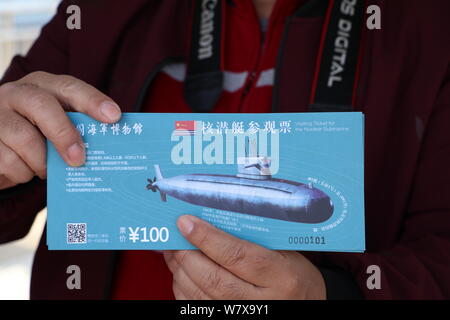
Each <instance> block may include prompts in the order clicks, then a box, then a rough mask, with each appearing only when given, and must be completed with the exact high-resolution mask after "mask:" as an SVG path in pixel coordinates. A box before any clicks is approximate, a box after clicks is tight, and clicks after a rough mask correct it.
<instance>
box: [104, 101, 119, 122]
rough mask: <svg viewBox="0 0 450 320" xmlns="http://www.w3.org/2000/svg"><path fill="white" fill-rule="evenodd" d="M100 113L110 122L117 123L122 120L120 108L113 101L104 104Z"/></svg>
mask: <svg viewBox="0 0 450 320" xmlns="http://www.w3.org/2000/svg"><path fill="white" fill-rule="evenodd" d="M100 112H101V113H102V114H103V115H104V116H105V117H106V118H108V119H109V120H110V121H117V120H119V118H120V113H121V112H120V108H119V106H118V105H117V104H115V103H114V102H112V101H105V102H102V104H101V105H100Z"/></svg>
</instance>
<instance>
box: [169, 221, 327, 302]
mask: <svg viewBox="0 0 450 320" xmlns="http://www.w3.org/2000/svg"><path fill="white" fill-rule="evenodd" d="M177 224H178V228H179V229H180V231H181V233H182V234H183V235H184V236H185V237H186V239H187V240H188V241H189V242H191V243H192V244H193V245H194V246H195V247H197V248H198V249H200V250H180V251H164V258H165V260H166V263H167V266H168V267H169V269H170V271H171V272H172V274H173V292H174V295H175V298H176V299H189V300H191V299H193V300H197V299H219V300H224V299H233V300H234V299H237V300H241V299H251V300H253V299H257V300H260V299H264V300H266V299H267V300H273V299H325V297H326V289H325V283H324V280H323V277H322V275H321V273H320V271H319V270H318V269H317V268H316V267H315V266H314V265H313V264H312V263H311V262H309V260H308V259H306V258H305V257H304V256H303V255H301V254H300V253H297V252H295V251H273V250H268V249H266V248H263V247H261V246H258V245H256V244H253V243H251V242H248V241H243V240H240V239H238V238H236V237H233V236H232V235H230V234H228V233H225V232H223V231H221V230H219V229H217V228H215V227H214V226H212V225H210V224H209V223H207V222H205V221H203V220H201V219H199V218H196V217H194V216H187V215H185V216H182V217H180V218H179V219H178V222H177Z"/></svg>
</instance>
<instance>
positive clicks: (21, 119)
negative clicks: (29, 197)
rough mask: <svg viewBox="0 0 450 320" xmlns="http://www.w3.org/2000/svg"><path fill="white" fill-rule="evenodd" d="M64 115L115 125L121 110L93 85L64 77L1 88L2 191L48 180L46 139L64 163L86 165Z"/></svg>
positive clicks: (40, 75) (36, 75) (36, 76)
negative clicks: (35, 180) (70, 113)
mask: <svg viewBox="0 0 450 320" xmlns="http://www.w3.org/2000/svg"><path fill="white" fill-rule="evenodd" d="M65 111H77V112H82V113H85V114H87V115H89V116H91V117H92V118H94V119H96V120H98V121H101V122H105V123H114V122H117V121H118V120H119V119H120V116H121V112H120V108H119V107H118V106H117V104H116V103H114V102H113V101H112V100H111V98H109V97H107V96H106V95H104V94H103V93H101V92H100V91H98V90H97V89H95V88H94V87H92V86H90V85H89V84H87V83H85V82H83V81H81V80H78V79H76V78H74V77H71V76H66V75H53V74H49V73H45V72H33V73H30V74H29V75H27V76H25V77H24V78H22V79H20V80H18V81H15V82H9V83H5V84H3V85H2V86H0V190H2V189H6V188H9V187H13V186H15V185H17V184H20V183H25V182H28V181H30V180H31V179H32V178H33V177H34V176H36V175H37V176H39V177H40V178H41V179H45V178H46V175H47V173H46V171H47V168H46V145H45V139H44V138H45V137H46V138H48V139H49V140H50V141H51V142H53V144H54V145H55V148H56V149H57V150H58V152H59V154H60V155H61V157H62V158H63V159H64V161H65V162H66V163H67V164H68V165H71V166H80V165H82V164H83V163H84V161H85V150H84V144H83V141H82V139H81V137H80V135H79V133H78V131H77V130H76V128H75V127H74V126H73V124H72V122H71V121H70V120H69V118H68V117H67V115H66V113H65Z"/></svg>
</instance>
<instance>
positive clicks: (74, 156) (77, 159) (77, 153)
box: [67, 143, 85, 166]
mask: <svg viewBox="0 0 450 320" xmlns="http://www.w3.org/2000/svg"><path fill="white" fill-rule="evenodd" d="M84 156H85V155H84V146H82V145H81V144H79V143H74V144H73V145H71V146H70V147H69V148H68V149H67V157H68V158H69V161H70V165H72V166H81V165H82V164H83V163H84Z"/></svg>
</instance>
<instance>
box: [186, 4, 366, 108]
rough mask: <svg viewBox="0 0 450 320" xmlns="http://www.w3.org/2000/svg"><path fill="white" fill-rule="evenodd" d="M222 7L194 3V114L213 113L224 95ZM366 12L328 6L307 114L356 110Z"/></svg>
mask: <svg viewBox="0 0 450 320" xmlns="http://www.w3.org/2000/svg"><path fill="white" fill-rule="evenodd" d="M309 1H326V0H309ZM224 3H225V1H224V0H195V4H194V20H193V23H192V39H191V47H190V53H189V61H188V66H187V75H186V80H185V84H184V96H185V100H186V102H187V104H188V105H189V106H190V107H191V108H192V110H193V111H195V112H209V111H211V110H212V109H213V108H214V106H215V104H216V103H217V101H218V99H219V97H220V95H221V92H222V87H223V57H222V54H223V51H222V50H223V43H222V39H223V38H224V37H223V36H222V32H223V31H224V28H223V22H224V20H225V19H224V16H223V15H224V12H225V8H224ZM364 7H365V0H329V4H328V9H327V13H326V16H325V21H324V24H323V29H322V36H321V42H320V47H319V51H318V54H317V62H316V71H315V76H314V81H313V85H312V89H311V98H310V109H309V111H311V112H342V111H352V110H353V106H354V102H355V97H356V89H357V81H358V77H359V66H360V61H361V56H362V54H361V48H362V46H361V45H360V42H361V30H362V24H363V15H364Z"/></svg>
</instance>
